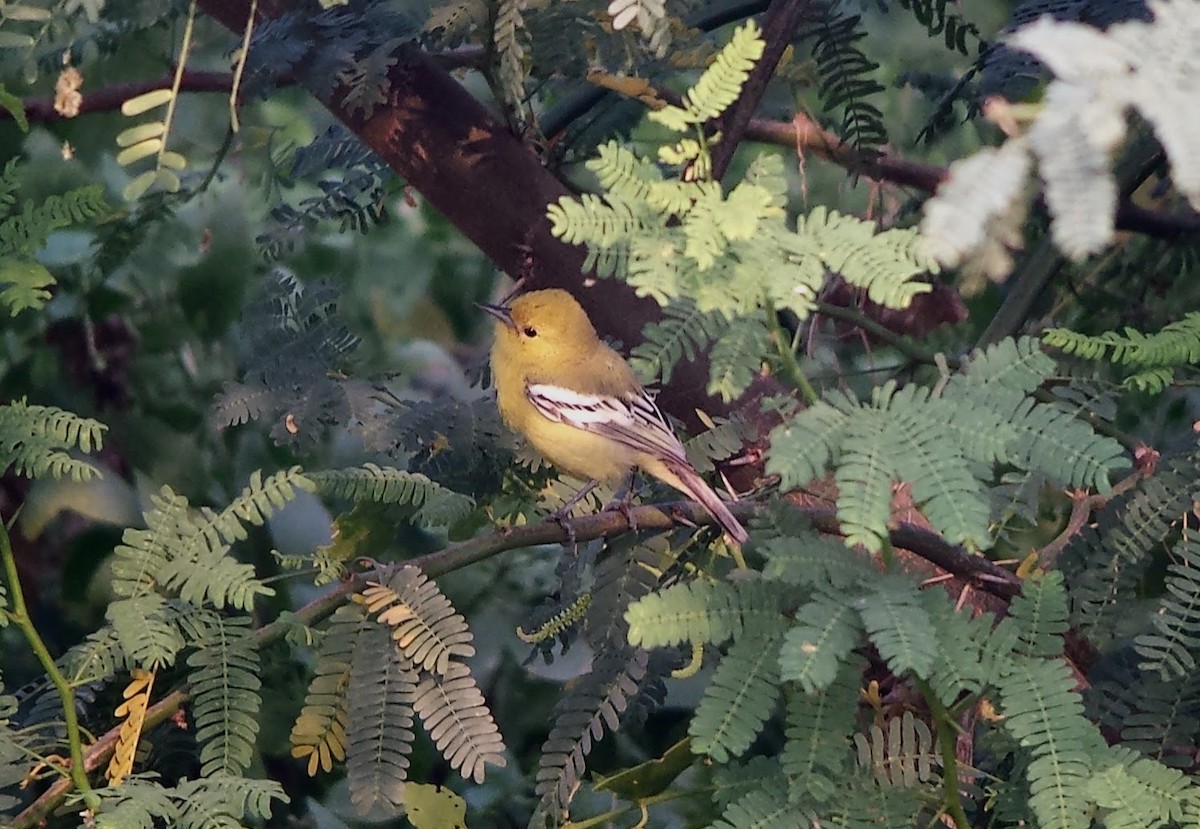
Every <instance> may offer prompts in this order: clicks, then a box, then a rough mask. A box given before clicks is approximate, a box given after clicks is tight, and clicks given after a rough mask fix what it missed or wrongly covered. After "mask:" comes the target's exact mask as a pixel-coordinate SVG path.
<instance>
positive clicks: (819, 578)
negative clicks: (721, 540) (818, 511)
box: [751, 530, 876, 591]
mask: <svg viewBox="0 0 1200 829" xmlns="http://www.w3.org/2000/svg"><path fill="white" fill-rule="evenodd" d="M751 535H752V537H754V539H755V540H756V541H758V539H759V538H760V537H761V536H760V535H759V533H757V532H751ZM756 546H757V548H758V550H759V552H761V553H762V554H763V555H764V556H765V557H766V559H767V563H766V566H765V567H764V568H763V576H764V577H765V578H767V579H772V580H778V581H782V582H785V583H787V584H792V585H797V586H801V587H814V588H820V587H825V588H832V589H833V590H837V591H840V590H844V589H846V588H848V587H853V586H855V585H858V584H860V583H861V582H862V581H863V580H865V579H867V578H869V577H871V576H874V575H875V573H876V571H875V569H874V568H873V567H871V565H870V563H869V562H868V561H867V559H865V558H864V557H863V556H861V555H858V554H856V553H854V552H852V551H850V550H848V549H846V545H844V544H842V543H841V542H840V541H836V540H835V539H832V538H830V537H829V536H825V535H819V534H818V533H816V532H814V531H812V530H807V531H806V532H804V533H803V534H801V535H795V536H792V535H787V536H782V537H779V538H772V539H768V540H766V541H763V542H761V543H758V544H756Z"/></svg>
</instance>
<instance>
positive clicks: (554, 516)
mask: <svg viewBox="0 0 1200 829" xmlns="http://www.w3.org/2000/svg"><path fill="white" fill-rule="evenodd" d="M598 486H600V482H599V481H588V482H587V483H586V484H584V485H583V486H582V487H580V488H579V491H578V492H576V493H575V494H574V495H572V496H571V497H570V498H568V499H567V500H566V502H565V503H564V504H563V505H562V506H561V507H559V508H558V509H556V510H555V511H554V512H552V513H550V514H549V515H548V516H546V520H547V521H553V522H554V523H555V524H558V526H560V527H562V529H563V532H565V533H566V534H567V540H568V541H570V542H571V547H572V548H574V547H575V546H576V543H575V528H574V527H573V526H571V510H573V509H575V505H576V504H578V503H579V502H580V501H582V500H583V499H584V498H586V497H588V495H590V494H591V492H592V490H593V489H595V488H596V487H598Z"/></svg>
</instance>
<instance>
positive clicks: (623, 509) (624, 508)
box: [604, 499, 638, 533]
mask: <svg viewBox="0 0 1200 829" xmlns="http://www.w3.org/2000/svg"><path fill="white" fill-rule="evenodd" d="M604 509H605V510H608V511H616V512H619V513H621V515H622V516H623V517H624V518H625V522H626V523H627V524H629V531H630V532H631V533H635V532H637V531H638V523H637V518H635V517H634V515H633V506H632V505H630V503H629V502H628V501H626V500H624V499H621V500H618V501H614V502H613V503H611V504H609V505H608V506H606V507H605V508H604Z"/></svg>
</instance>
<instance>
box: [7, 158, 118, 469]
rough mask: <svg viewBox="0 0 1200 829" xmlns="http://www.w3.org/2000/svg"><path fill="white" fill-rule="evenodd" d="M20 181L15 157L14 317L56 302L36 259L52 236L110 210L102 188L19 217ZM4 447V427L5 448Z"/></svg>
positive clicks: (10, 277)
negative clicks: (52, 300)
mask: <svg viewBox="0 0 1200 829" xmlns="http://www.w3.org/2000/svg"><path fill="white" fill-rule="evenodd" d="M19 179H20V164H19V162H18V160H17V159H16V158H13V159H11V160H10V161H9V162H8V164H7V165H5V168H4V171H3V172H2V173H0V307H3V308H7V310H8V312H9V314H10V315H12V316H15V315H16V314H18V313H20V312H21V311H22V310H25V309H38V308H41V307H42V306H44V305H45V304H46V303H47V302H48V301H49V300H50V291H49V288H50V286H52V285H53V284H54V277H53V276H52V275H51V273H50V272H49V271H48V270H47V269H46V267H45V266H44V265H42V264H40V263H39V262H37V261H36V260H35V259H34V258H33V254H35V253H37V251H38V250H40V249H41V248H42V247H43V246H45V244H46V240H47V239H49V237H50V234H51V233H53V232H54V231H56V230H61V229H62V228H66V227H71V226H73V225H80V224H85V223H87V222H90V221H92V220H94V219H96V218H97V217H98V216H100V215H102V214H103V213H105V212H106V211H107V210H108V205H107V204H106V203H105V201H104V193H103V190H102V188H100V187H99V186H98V185H88V186H86V187H79V188H76V189H74V190H70V191H68V192H67V193H63V194H62V195H55V196H49V197H47V198H46V199H45V200H44V201H42V202H41V203H40V204H38V203H35V202H34V201H33V200H26V201H24V202H23V203H22V204H21V207H20V210H19V212H13V208H14V207H15V206H16V205H15V198H14V195H15V192H16V190H17V187H18V184H19ZM3 446H4V434H3V426H2V424H0V449H2V448H3ZM85 451H86V450H85ZM3 457H5V455H3V454H0V458H3Z"/></svg>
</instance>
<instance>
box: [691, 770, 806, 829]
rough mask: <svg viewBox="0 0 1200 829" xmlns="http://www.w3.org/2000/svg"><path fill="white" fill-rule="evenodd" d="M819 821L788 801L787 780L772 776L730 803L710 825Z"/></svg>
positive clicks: (736, 827)
mask: <svg viewBox="0 0 1200 829" xmlns="http://www.w3.org/2000/svg"><path fill="white" fill-rule="evenodd" d="M816 822H817V821H816V816H815V815H813V814H811V813H806V812H804V811H801V810H799V809H797V808H796V807H795V805H794V804H792V803H790V802H789V801H788V790H787V784H786V782H785V781H783V780H781V779H779V778H772V779H768V780H765V781H762V782H760V783H759V785H758V786H756V787H755V788H753V789H752V790H750V791H749V792H747V793H746V794H744V795H742V796H741V797H740V798H738V799H737V800H735V801H733V802H732V803H730V804H729V805H728V806H727V807H726V808H725V811H724V812H722V814H721V818H720V820H717V821H716V822H714V823H713V824H712V825H711V829H804V827H807V826H812V825H813V824H814V823H816Z"/></svg>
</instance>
